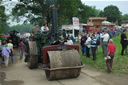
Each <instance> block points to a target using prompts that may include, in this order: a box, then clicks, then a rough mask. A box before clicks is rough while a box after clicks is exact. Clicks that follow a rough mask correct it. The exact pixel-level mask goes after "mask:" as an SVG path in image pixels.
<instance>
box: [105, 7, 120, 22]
mask: <svg viewBox="0 0 128 85" xmlns="http://www.w3.org/2000/svg"><path fill="white" fill-rule="evenodd" d="M103 14H104V16H105V17H107V19H108V21H110V22H118V23H119V24H121V12H120V10H119V8H118V7H117V6H113V5H109V6H107V7H105V8H104V12H103Z"/></svg>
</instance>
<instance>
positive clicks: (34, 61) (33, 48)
mask: <svg viewBox="0 0 128 85" xmlns="http://www.w3.org/2000/svg"><path fill="white" fill-rule="evenodd" d="M28 51H29V52H28V53H29V56H28V67H29V68H30V69H35V68H37V67H38V56H37V53H38V52H37V45H36V42H35V41H29V42H28Z"/></svg>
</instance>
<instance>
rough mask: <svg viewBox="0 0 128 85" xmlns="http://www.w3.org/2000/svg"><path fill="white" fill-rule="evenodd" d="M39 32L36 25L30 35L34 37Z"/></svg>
mask: <svg viewBox="0 0 128 85" xmlns="http://www.w3.org/2000/svg"><path fill="white" fill-rule="evenodd" d="M39 31H40V30H39V29H38V24H35V25H34V27H33V28H32V35H35V34H36V33H37V32H39Z"/></svg>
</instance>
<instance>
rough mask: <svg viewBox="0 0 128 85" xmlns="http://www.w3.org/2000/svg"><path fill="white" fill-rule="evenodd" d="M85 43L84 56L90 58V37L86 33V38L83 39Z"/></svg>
mask: <svg viewBox="0 0 128 85" xmlns="http://www.w3.org/2000/svg"><path fill="white" fill-rule="evenodd" d="M85 45H86V56H87V57H88V58H90V52H89V51H90V47H91V38H90V35H89V34H87V40H86V41H85Z"/></svg>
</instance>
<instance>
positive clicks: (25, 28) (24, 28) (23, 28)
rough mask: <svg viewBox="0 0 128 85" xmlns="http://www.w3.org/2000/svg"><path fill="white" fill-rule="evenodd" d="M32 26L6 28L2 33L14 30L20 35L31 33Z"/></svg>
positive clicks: (23, 25)
mask: <svg viewBox="0 0 128 85" xmlns="http://www.w3.org/2000/svg"><path fill="white" fill-rule="evenodd" d="M32 27H33V25H32V24H22V25H15V26H11V27H8V28H7V29H5V30H4V33H5V34H7V33H8V32H9V31H12V30H16V31H18V32H20V33H24V32H31V30H32Z"/></svg>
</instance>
